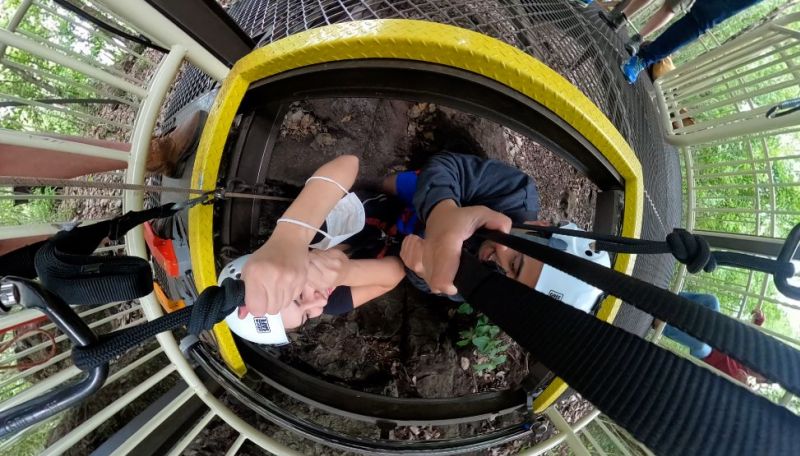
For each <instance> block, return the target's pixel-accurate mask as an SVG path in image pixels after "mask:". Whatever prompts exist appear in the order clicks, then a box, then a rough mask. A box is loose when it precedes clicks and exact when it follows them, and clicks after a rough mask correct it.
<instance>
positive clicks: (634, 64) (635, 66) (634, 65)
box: [619, 56, 644, 84]
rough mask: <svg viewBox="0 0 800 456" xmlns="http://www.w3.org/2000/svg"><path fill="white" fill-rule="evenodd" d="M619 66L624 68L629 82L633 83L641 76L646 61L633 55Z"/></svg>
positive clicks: (623, 72) (623, 70)
mask: <svg viewBox="0 0 800 456" xmlns="http://www.w3.org/2000/svg"><path fill="white" fill-rule="evenodd" d="M619 68H620V70H622V74H624V75H625V79H626V80H627V81H628V84H633V83H634V82H636V79H638V78H639V73H641V72H642V70H644V61H643V60H642V59H640V58H639V57H637V56H633V57H631V58H630V59H628V61H627V62H625V63H623V64H622V65H620V67H619Z"/></svg>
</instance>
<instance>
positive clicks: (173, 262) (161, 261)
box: [144, 222, 180, 277]
mask: <svg viewBox="0 0 800 456" xmlns="http://www.w3.org/2000/svg"><path fill="white" fill-rule="evenodd" d="M144 240H145V242H147V246H148V247H150V254H151V255H153V259H154V260H156V263H158V265H159V266H161V269H163V270H164V272H166V273H167V275H168V276H170V277H178V276H179V275H180V268H179V267H178V257H177V256H175V248H174V247H173V246H172V239H162V238H160V237H158V235H156V233H155V231H153V227H152V226H151V225H150V222H145V223H144Z"/></svg>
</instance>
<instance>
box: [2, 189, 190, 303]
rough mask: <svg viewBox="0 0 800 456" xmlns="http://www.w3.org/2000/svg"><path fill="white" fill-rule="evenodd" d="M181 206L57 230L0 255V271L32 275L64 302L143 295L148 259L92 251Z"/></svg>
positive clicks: (147, 279)
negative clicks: (42, 238) (104, 241)
mask: <svg viewBox="0 0 800 456" xmlns="http://www.w3.org/2000/svg"><path fill="white" fill-rule="evenodd" d="M182 208H183V206H176V205H175V204H174V203H168V204H164V205H162V206H158V207H154V208H152V209H147V210H143V211H130V212H128V213H126V214H123V215H120V216H118V217H115V218H113V219H110V220H106V221H103V222H98V223H94V224H91V225H86V226H78V227H75V228H73V229H71V230H64V231H60V232H58V233H57V234H56V235H55V236H53V237H52V238H50V239H48V240H46V241H41V242H37V243H35V244H31V245H28V246H25V247H22V248H20V249H17V250H14V251H12V252H9V253H7V254H5V255H3V256H2V257H0V276H17V277H23V278H27V279H33V278H36V277H37V276H38V277H39V279H40V280H41V281H42V284H44V286H45V287H46V288H47V289H48V290H50V291H52V292H54V293H56V294H58V295H59V296H61V298H62V299H64V301H65V302H66V303H67V304H87V305H94V304H105V303H107V302H113V301H125V300H130V299H135V298H138V297H141V296H144V295H146V294H148V293H150V292H151V291H153V282H152V271H151V269H150V265H149V263H148V262H147V261H146V260H144V259H142V258H136V257H130V256H114V257H102V256H93V255H92V252H94V250H95V249H96V248H97V246H98V245H99V244H100V242H101V241H102V240H103V239H105V238H109V239H111V240H112V241H116V240H119V239H120V238H122V237H123V236H124V235H125V233H127V232H128V231H130V230H131V228H133V227H135V226H137V225H140V224H142V223H144V222H146V221H148V220H153V219H158V218H164V217H169V216H172V215H174V214H175V213H176V212H178V211H179V210H180V209H182Z"/></svg>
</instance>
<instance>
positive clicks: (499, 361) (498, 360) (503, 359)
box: [492, 355, 508, 366]
mask: <svg viewBox="0 0 800 456" xmlns="http://www.w3.org/2000/svg"><path fill="white" fill-rule="evenodd" d="M507 359H508V358H507V357H506V355H500V356H498V357H497V358H495V359H493V360H492V361H493V362H494V363H496V364H497V365H498V366H499V365H500V364H503V363H504V362H506V360H507Z"/></svg>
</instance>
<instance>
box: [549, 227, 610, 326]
mask: <svg viewBox="0 0 800 456" xmlns="http://www.w3.org/2000/svg"><path fill="white" fill-rule="evenodd" d="M562 228H564V229H568V230H580V231H583V230H581V229H580V228H578V226H577V225H575V224H574V223H569V224H567V225H564V226H562ZM593 242H594V241H592V240H591V239H585V238H579V237H574V236H565V235H563V234H553V236H552V237H551V238H550V242H549V245H550V247H552V248H555V249H558V250H562V251H565V252H567V253H571V254H572V255H575V256H579V257H581V258H584V259H587V260H589V261H591V262H592V263H597V264H600V265H603V266H605V267H607V268H608V267H611V259H610V258H609V256H608V252H603V251H600V252H595V251H594V249H593V248H592V247H593V246H592V243H593ZM534 288H535V289H536V291H538V292H540V293H544V294H546V295H548V296H550V297H551V298H554V299H557V300H559V301H561V302H563V303H564V304H568V305H570V306H572V307H574V308H576V309H578V310H582V311H584V312H587V313H588V312H591V311H592V308H593V307H594V305H595V303H596V302H597V298H599V297H600V295H601V294H603V292H602V290H600V289H598V288H595V287H593V286H591V285H589V284H588V283H586V282H584V281H582V280H579V279H576V278H575V277H572V276H571V275H569V274H567V273H564V272H561V271H559V270H558V269H556V268H554V267H552V266H550V265H549V264H545V265H544V266H543V267H542V273H541V274H540V275H539V281H538V282H536V287H534Z"/></svg>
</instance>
